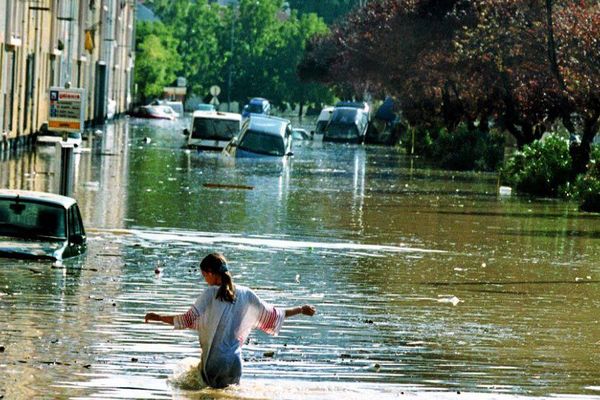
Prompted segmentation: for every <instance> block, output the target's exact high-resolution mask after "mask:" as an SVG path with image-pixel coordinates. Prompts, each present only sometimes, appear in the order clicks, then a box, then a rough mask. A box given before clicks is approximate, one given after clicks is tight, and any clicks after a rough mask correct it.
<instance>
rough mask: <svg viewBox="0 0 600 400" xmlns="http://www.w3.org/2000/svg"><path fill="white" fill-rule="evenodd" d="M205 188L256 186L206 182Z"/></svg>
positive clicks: (251, 188)
mask: <svg viewBox="0 0 600 400" xmlns="http://www.w3.org/2000/svg"><path fill="white" fill-rule="evenodd" d="M202 186H204V187H205V188H210V189H243V190H253V189H254V186H248V185H230V184H225V183H204V184H202Z"/></svg>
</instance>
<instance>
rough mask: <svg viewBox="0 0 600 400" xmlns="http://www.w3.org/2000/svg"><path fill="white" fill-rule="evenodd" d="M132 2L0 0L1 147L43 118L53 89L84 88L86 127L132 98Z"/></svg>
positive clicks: (27, 135) (24, 138)
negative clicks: (53, 87) (49, 91)
mask: <svg viewBox="0 0 600 400" xmlns="http://www.w3.org/2000/svg"><path fill="white" fill-rule="evenodd" d="M134 33H135V0H0V151H7V150H10V149H14V148H17V147H19V146H21V145H26V144H28V143H31V142H32V141H33V137H34V136H35V134H36V133H38V132H39V131H40V130H42V129H44V126H45V124H46V122H47V119H48V103H49V94H48V90H49V88H50V87H51V86H60V87H64V86H65V85H68V84H70V86H71V87H73V88H76V87H77V88H83V89H85V92H86V107H85V121H86V125H90V124H93V123H102V122H104V121H105V119H106V118H107V117H109V116H111V115H113V114H121V113H124V112H125V111H127V109H128V108H129V105H130V103H131V101H132V87H133V65H134V59H135V48H134V44H135V38H134Z"/></svg>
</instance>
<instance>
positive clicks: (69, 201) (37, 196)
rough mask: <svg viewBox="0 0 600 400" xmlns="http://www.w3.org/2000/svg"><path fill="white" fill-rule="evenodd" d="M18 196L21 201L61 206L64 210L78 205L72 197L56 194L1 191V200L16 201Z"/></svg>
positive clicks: (11, 190) (30, 191) (29, 191)
mask: <svg viewBox="0 0 600 400" xmlns="http://www.w3.org/2000/svg"><path fill="white" fill-rule="evenodd" d="M17 196H18V197H19V199H21V200H25V201H35V202H38V203H48V204H53V205H57V206H61V207H63V208H69V207H71V206H72V205H73V204H75V203H77V201H76V200H75V199H74V198H72V197H67V196H61V195H58V194H54V193H47V192H35V191H32V190H13V189H0V199H16V198H17Z"/></svg>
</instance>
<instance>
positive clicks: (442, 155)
mask: <svg viewBox="0 0 600 400" xmlns="http://www.w3.org/2000/svg"><path fill="white" fill-rule="evenodd" d="M413 131H414V133H415V136H414V138H415V140H414V150H415V153H416V154H418V155H420V156H423V157H425V158H426V159H430V160H432V161H433V162H434V163H436V164H437V165H439V166H440V167H443V168H446V169H454V170H460V171H470V170H476V171H495V170H496V169H497V168H498V167H499V166H500V164H501V163H502V160H503V156H504V136H502V135H500V134H497V133H486V132H481V131H479V130H473V129H468V127H467V126H465V125H459V126H458V127H457V128H456V129H455V130H454V131H452V132H450V131H449V130H448V129H446V128H439V129H435V128H433V129H427V128H411V129H409V132H408V136H407V137H405V138H404V140H403V144H404V146H405V148H406V150H407V151H408V152H410V151H411V150H412V146H413V141H412V132H413Z"/></svg>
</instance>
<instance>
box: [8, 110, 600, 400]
mask: <svg viewBox="0 0 600 400" xmlns="http://www.w3.org/2000/svg"><path fill="white" fill-rule="evenodd" d="M188 122H189V121H187V120H184V121H179V122H175V123H172V122H170V121H162V122H149V121H143V120H137V119H124V120H120V121H116V122H114V123H111V124H109V125H106V126H105V127H104V128H103V129H102V130H101V131H100V132H94V133H92V134H91V135H90V137H89V138H88V140H87V141H86V145H85V147H86V148H88V149H89V150H88V151H86V152H83V153H81V154H80V155H78V157H79V161H78V164H77V165H78V167H77V168H78V169H77V175H76V187H75V195H74V196H75V197H76V198H77V200H78V203H79V204H80V207H81V210H82V214H83V217H84V220H85V224H86V228H87V231H88V236H89V251H88V254H87V255H86V256H84V257H82V258H81V259H78V260H74V261H73V263H70V261H69V262H66V263H65V266H66V268H64V269H52V268H51V265H48V264H44V263H28V262H16V261H15V262H13V261H8V262H4V261H3V263H2V268H0V313H1V315H3V316H7V318H2V319H0V346H3V347H2V348H3V349H4V351H3V353H2V355H1V357H2V359H1V361H0V371H1V372H2V373H3V375H4V376H5V379H4V381H3V385H0V395H1V396H4V398H11V399H13V398H15V399H25V398H35V397H51V398H98V397H104V398H115V399H116V398H123V399H125V398H182V399H213V398H216V399H219V398H240V399H255V398H266V399H290V400H295V399H338V398H340V397H342V398H347V399H364V398H375V397H377V398H380V399H382V400H383V399H392V398H393V399H396V398H399V397H402V398H404V397H406V398H416V399H431V398H434V399H435V398H439V399H456V398H461V399H464V398H473V399H487V398H489V399H492V398H493V399H504V398H506V399H509V398H510V399H514V398H529V397H535V398H556V397H559V398H565V399H566V398H578V399H582V398H588V399H592V398H598V394H599V393H600V388H599V386H598V382H599V379H600V372H599V371H600V368H599V365H598V360H597V359H596V357H594V356H593V355H595V354H596V353H597V346H598V338H599V337H600V331H599V329H600V328H599V327H598V324H597V320H598V318H597V315H598V310H600V300H599V299H598V296H597V293H598V286H597V284H598V282H599V280H598V277H599V274H600V263H599V261H598V260H599V259H600V258H599V255H600V242H599V241H598V235H597V222H598V217H597V216H595V215H587V214H581V213H579V212H577V211H576V210H573V207H572V205H568V204H565V203H561V202H548V201H535V200H532V199H520V198H518V197H513V198H510V199H506V198H499V197H497V196H496V194H495V193H496V181H495V179H493V177H492V176H490V175H489V174H459V173H446V172H443V171H436V170H431V169H425V168H423V166H415V165H416V164H415V160H410V159H407V158H405V157H404V156H402V154H400V153H398V152H397V150H395V149H390V148H385V147H377V146H373V147H371V146H355V145H353V146H347V145H335V144H323V143H306V144H304V143H303V144H302V145H298V146H297V147H296V148H295V150H294V153H295V155H294V157H293V158H292V159H291V160H289V161H288V162H281V161H280V160H279V161H275V162H273V160H271V161H270V162H269V161H264V160H263V161H252V160H243V161H239V162H238V161H234V162H231V161H227V160H224V159H223V158H222V156H220V155H219V154H218V153H208V152H197V151H193V150H188V149H185V148H184V147H183V145H184V142H185V141H184V137H183V135H181V129H182V127H184V126H185V124H186V123H188ZM36 154H37V155H35V156H34V155H25V154H22V155H20V156H18V157H17V158H15V159H10V160H4V161H2V163H3V169H2V173H1V175H0V178H1V179H2V184H3V185H4V186H7V187H22V188H28V189H29V188H32V189H36V190H48V189H47V188H50V187H52V186H51V184H52V183H51V182H50V181H51V180H52V179H53V177H52V176H51V175H50V174H45V173H42V172H41V171H51V170H52V162H53V157H52V155H49V154H45V155H42V153H39V154H38V153H36ZM417 163H418V160H417ZM515 239H518V240H515ZM215 250H217V251H221V252H223V253H225V255H226V256H227V257H228V259H229V262H230V264H231V269H232V271H233V273H234V279H235V281H236V282H237V283H239V284H244V285H247V286H250V287H252V288H254V289H255V290H256V291H257V293H258V294H259V295H260V296H261V297H262V298H263V299H265V300H266V301H268V302H270V303H272V304H275V305H277V306H280V307H289V306H293V305H297V304H303V303H311V304H315V305H316V307H317V309H318V314H317V315H315V316H314V317H313V318H294V319H290V320H288V321H286V324H285V325H284V327H283V329H282V331H281V332H280V335H279V336H278V337H270V336H266V335H263V334H261V333H253V334H252V335H251V336H250V338H249V342H248V343H247V344H246V345H245V347H244V354H243V356H244V376H243V378H242V384H241V385H240V386H239V387H233V388H229V389H226V390H213V389H199V390H192V391H186V390H184V389H182V388H181V387H177V386H176V385H173V384H172V383H170V381H169V377H171V376H172V374H173V372H174V371H176V370H178V369H181V368H182V367H183V366H184V365H185V363H184V360H185V359H186V358H189V357H196V358H197V357H198V356H199V346H198V342H197V336H196V334H195V333H194V332H186V331H175V330H173V329H172V328H170V327H168V326H165V325H158V324H144V323H143V321H142V317H143V315H144V314H145V313H146V312H147V311H157V312H161V313H179V312H185V311H186V310H187V309H188V307H189V306H190V304H191V303H192V302H193V300H194V298H195V297H196V296H197V295H198V294H199V293H200V291H201V290H202V288H203V287H204V284H203V283H202V277H201V275H200V272H199V271H198V261H199V260H200V259H201V258H202V257H203V256H204V255H205V254H206V253H208V252H211V251H215ZM157 266H158V267H160V268H159V273H156V272H155V271H156V269H157ZM458 392H460V395H458Z"/></svg>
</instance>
